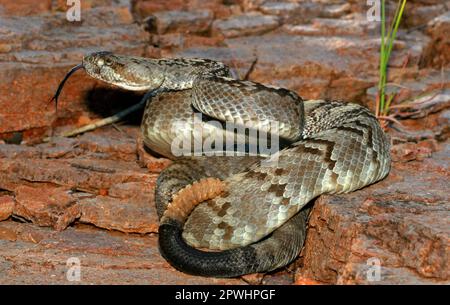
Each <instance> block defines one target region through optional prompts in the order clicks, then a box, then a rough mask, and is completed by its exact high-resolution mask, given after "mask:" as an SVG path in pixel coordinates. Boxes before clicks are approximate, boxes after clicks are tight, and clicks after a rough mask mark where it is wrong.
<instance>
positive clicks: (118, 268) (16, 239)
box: [0, 221, 245, 285]
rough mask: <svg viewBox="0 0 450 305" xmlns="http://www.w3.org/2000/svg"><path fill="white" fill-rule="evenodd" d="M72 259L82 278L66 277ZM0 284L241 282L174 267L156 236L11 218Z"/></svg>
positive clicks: (1, 237)
mask: <svg viewBox="0 0 450 305" xmlns="http://www.w3.org/2000/svg"><path fill="white" fill-rule="evenodd" d="M70 258H72V260H73V259H76V260H79V263H80V281H69V280H70V279H71V278H70V277H67V275H68V273H69V272H68V271H69V268H70V266H71V265H68V260H69V259H70ZM72 279H73V278H72ZM0 283H1V284H190V285H200V284H245V283H244V282H243V281H242V280H239V279H213V278H203V277H198V276H189V275H186V274H184V273H182V272H179V271H176V270H175V269H173V268H172V267H170V265H169V264H168V263H167V262H166V261H165V260H164V259H163V258H162V257H161V255H160V254H159V251H158V245H157V238H156V236H152V235H146V236H141V235H135V234H134V235H130V234H124V233H118V232H108V231H104V230H99V229H95V228H92V227H88V226H77V227H76V228H68V229H67V230H65V231H62V232H56V231H53V230H51V229H49V228H39V227H36V226H34V225H30V224H25V223H17V222H13V221H5V222H1V223H0Z"/></svg>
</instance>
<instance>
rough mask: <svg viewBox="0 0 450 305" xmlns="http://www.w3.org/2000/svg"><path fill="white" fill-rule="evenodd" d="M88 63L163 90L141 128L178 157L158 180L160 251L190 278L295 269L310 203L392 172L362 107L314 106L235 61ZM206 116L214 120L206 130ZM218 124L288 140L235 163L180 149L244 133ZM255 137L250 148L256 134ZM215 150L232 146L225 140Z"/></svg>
mask: <svg viewBox="0 0 450 305" xmlns="http://www.w3.org/2000/svg"><path fill="white" fill-rule="evenodd" d="M82 66H83V68H84V69H85V70H86V72H87V73H88V74H89V75H91V76H92V77H94V78H97V79H100V80H102V81H105V82H107V83H110V84H113V85H116V86H119V87H122V88H124V89H127V90H147V91H153V93H154V94H153V97H152V99H151V101H149V102H148V103H147V106H146V109H145V113H144V118H143V121H142V125H141V127H142V133H143V136H144V142H145V144H146V145H147V146H148V147H149V148H151V149H152V150H154V151H156V152H158V153H160V154H162V155H164V156H167V157H169V158H172V159H174V160H176V161H175V162H174V163H173V164H172V165H171V166H169V167H168V168H166V169H165V170H164V171H163V172H162V173H161V175H160V176H159V178H158V181H157V188H156V194H155V195H156V197H155V198H156V199H155V201H156V205H157V210H158V214H159V216H160V228H159V244H160V251H161V254H162V255H163V256H164V257H165V258H166V259H167V260H168V261H169V262H170V263H171V264H172V265H173V266H174V267H176V268H177V269H179V270H182V271H184V272H187V273H191V274H198V275H204V276H215V277H232V276H238V275H242V274H247V273H253V272H263V271H270V270H274V269H276V268H279V267H281V266H284V265H286V264H288V263H289V262H291V261H292V260H293V259H294V258H295V257H296V256H297V255H298V253H299V251H300V249H301V247H302V245H303V242H304V238H305V231H306V222H307V217H308V212H309V208H306V209H304V208H303V207H304V206H305V205H306V204H307V203H308V202H310V201H311V200H312V199H313V198H315V197H317V196H318V195H320V194H324V193H328V194H331V193H342V192H350V191H354V190H356V189H359V188H361V187H364V186H366V185H368V184H371V183H374V182H376V181H378V180H380V179H382V178H384V177H385V176H386V175H387V174H388V172H389V168H390V156H389V142H388V140H387V138H386V136H385V134H384V133H383V131H382V130H381V128H380V126H379V124H378V122H377V120H376V118H375V117H374V116H373V115H372V114H371V113H370V111H369V110H368V109H366V108H364V107H362V106H359V105H356V104H351V103H347V104H346V103H342V102H335V101H324V100H311V101H303V100H302V99H301V98H300V97H299V96H297V95H296V94H295V93H293V92H291V91H289V90H286V89H280V88H271V87H267V86H263V85H261V84H258V83H254V82H249V81H241V80H237V79H233V78H231V77H230V72H229V70H228V68H227V67H226V66H225V65H224V64H222V63H220V62H216V61H211V60H206V59H148V58H140V57H130V56H123V55H115V54H111V53H108V52H98V53H93V54H90V55H87V56H86V57H85V58H84V59H83V63H82ZM155 92H157V94H155ZM199 113H201V114H203V118H202V119H200V120H198V121H197V122H195V120H193V118H194V117H196V116H198V115H199ZM213 119H214V120H216V123H215V124H213V123H211V122H209V121H211V120H213ZM217 121H218V122H220V123H222V124H223V123H233V124H235V125H236V126H244V127H245V128H247V129H248V130H256V131H258V132H261V131H265V132H268V133H270V134H274V133H276V136H279V139H280V141H279V142H277V143H278V144H279V145H280V150H279V151H278V152H276V153H274V154H271V155H269V156H263V155H262V154H261V153H260V152H259V153H258V155H252V154H250V153H248V151H246V152H245V153H244V154H243V155H241V156H234V157H230V156H218V155H213V156H209V155H208V156H205V153H203V155H201V156H195V155H194V156H181V157H180V156H178V155H177V154H175V153H174V146H173V143H174V141H175V140H176V138H177V137H180V135H182V137H183V138H191V139H194V142H195V139H196V140H197V141H199V142H200V143H201V144H205V143H206V142H208V141H210V139H211V136H212V135H213V136H214V139H225V140H226V139H227V137H228V136H230V132H231V134H232V135H233V133H236V132H235V131H230V130H227V129H224V128H220V127H221V126H220V123H219V126H217V125H218V124H217ZM180 122H181V123H184V124H182V125H178V126H179V127H178V129H177V128H174V126H176V125H177V124H176V123H180ZM274 122H276V123H277V124H276V125H273V123H274ZM180 126H182V127H180ZM274 126H276V128H275V127H274ZM199 130H201V131H202V132H200V133H199ZM244 138H245V139H246V143H247V144H248V141H249V135H248V134H246V135H245V136H244ZM208 139H209V140H208ZM210 142H211V141H210ZM209 144H212V145H210V146H209V147H214V149H216V150H217V148H219V150H220V149H221V148H223V150H224V151H226V150H227V149H226V148H224V147H225V145H224V144H223V143H221V141H217V140H216V141H215V142H214V141H213V143H209ZM271 144H273V140H272V142H271ZM192 145H193V144H192ZM193 146H194V145H193ZM193 146H192V147H193ZM192 147H189V150H192ZM203 147H204V146H203ZM245 147H247V148H248V146H245ZM175 148H176V147H175ZM221 181H223V182H221ZM198 203H200V204H199V205H198V206H197V207H196V208H195V209H194V206H195V205H196V204H198ZM302 208H303V209H302ZM191 211H192V212H191ZM199 248H203V250H200V249H199Z"/></svg>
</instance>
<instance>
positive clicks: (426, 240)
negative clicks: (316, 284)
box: [297, 145, 450, 284]
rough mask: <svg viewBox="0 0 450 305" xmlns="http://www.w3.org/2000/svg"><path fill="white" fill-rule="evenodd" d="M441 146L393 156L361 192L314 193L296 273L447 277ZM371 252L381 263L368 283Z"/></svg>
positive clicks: (333, 277)
mask: <svg viewBox="0 0 450 305" xmlns="http://www.w3.org/2000/svg"><path fill="white" fill-rule="evenodd" d="M448 149H449V147H448V145H447V146H445V147H443V148H441V151H440V152H439V153H436V154H435V155H436V156H435V157H434V158H428V159H425V160H423V161H412V162H408V163H394V164H393V168H392V170H391V173H390V174H389V177H388V178H386V179H385V180H383V181H382V182H380V183H377V184H375V185H373V186H370V187H367V188H364V189H362V190H360V191H357V192H354V193H351V194H347V195H337V196H322V197H320V198H319V199H318V200H317V201H316V203H315V206H314V208H313V212H312V214H311V219H310V227H309V230H308V236H307V241H306V246H305V249H304V251H303V255H304V261H303V267H302V268H299V269H298V275H297V279H299V278H300V277H307V278H312V279H315V280H318V281H321V282H325V283H341V284H368V283H369V284H370V283H372V284H388V283H389V284H394V283H397V284H398V283H405V284H406V283H408V284H417V283H449V281H450V275H449V273H448V271H449V270H448V260H449V257H448V255H449V246H448V245H449V236H450V231H449V229H450V227H449V225H448V219H449V217H450V214H449V211H450V209H449V208H450V206H449V202H450V198H449V195H448V192H447V190H448V189H449V187H450V185H449V182H448V181H449V179H448V178H449V177H448V165H449V163H448V161H449V160H448V153H449V150H448ZM443 156H446V157H444V159H442V157H443ZM417 173H420V174H417ZM371 258H372V259H376V260H378V262H380V264H381V269H380V270H381V273H380V274H381V277H380V279H379V280H375V281H373V282H371V281H370V279H372V277H370V278H368V277H367V276H366V275H367V273H368V272H371V269H370V268H371V267H372V265H371V263H370V261H368V260H369V259H371Z"/></svg>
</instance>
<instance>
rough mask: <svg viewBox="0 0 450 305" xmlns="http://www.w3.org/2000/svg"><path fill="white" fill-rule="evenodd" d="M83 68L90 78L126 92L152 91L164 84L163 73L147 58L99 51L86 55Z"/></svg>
mask: <svg viewBox="0 0 450 305" xmlns="http://www.w3.org/2000/svg"><path fill="white" fill-rule="evenodd" d="M83 67H84V69H85V70H86V72H87V73H88V74H89V75H90V76H92V77H94V78H96V79H99V80H101V81H104V82H106V83H108V84H111V85H115V86H118V87H120V88H123V89H126V90H133V91H142V90H146V91H148V90H153V89H157V88H159V87H160V86H161V85H162V83H163V82H164V71H162V70H161V67H159V66H158V65H157V64H155V63H154V62H153V61H152V59H148V58H142V57H132V56H125V55H118V54H113V53H111V52H106V51H101V52H95V53H91V54H88V55H86V56H85V57H84V58H83Z"/></svg>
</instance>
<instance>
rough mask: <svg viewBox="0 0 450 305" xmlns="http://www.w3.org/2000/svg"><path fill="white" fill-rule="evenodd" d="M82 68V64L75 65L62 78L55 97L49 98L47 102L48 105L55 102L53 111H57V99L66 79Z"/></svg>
mask: <svg viewBox="0 0 450 305" xmlns="http://www.w3.org/2000/svg"><path fill="white" fill-rule="evenodd" d="M82 68H84V67H83V64H79V65H76V66H75V67H73V68H72V69H70V71H69V72H67V74H66V76H64V78H63V80H62V81H61V82H60V83H59V86H58V89H57V90H56V93H55V95H54V96H53V97H52V98H51V100H50V101H49V103H51V102H53V101H55V109H56V110H58V97H59V95H60V94H61V91H62V89H63V87H64V84H65V83H66V81H67V79H68V78H69V77H70V76H71V75H72V74H73V73H74V72H75V71H77V70H80V69H82Z"/></svg>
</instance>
